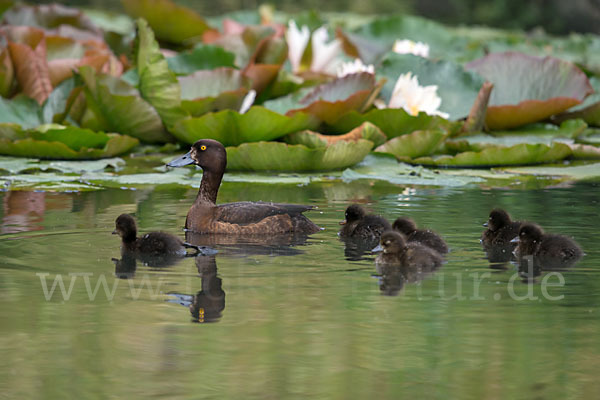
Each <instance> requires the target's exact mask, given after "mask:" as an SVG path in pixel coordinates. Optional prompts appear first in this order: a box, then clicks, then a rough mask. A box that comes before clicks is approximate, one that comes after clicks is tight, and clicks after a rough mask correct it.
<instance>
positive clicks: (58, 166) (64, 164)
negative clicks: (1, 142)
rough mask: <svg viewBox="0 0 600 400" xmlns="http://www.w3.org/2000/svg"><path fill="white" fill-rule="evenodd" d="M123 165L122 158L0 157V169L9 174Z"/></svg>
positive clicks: (118, 166)
mask: <svg viewBox="0 0 600 400" xmlns="http://www.w3.org/2000/svg"><path fill="white" fill-rule="evenodd" d="M124 165H125V161H123V159H122V158H117V157H115V158H105V159H102V160H94V161H41V160H39V159H37V158H24V157H18V158H16V157H0V170H2V171H6V172H8V173H9V174H19V173H22V172H25V171H35V170H39V171H59V172H62V173H82V172H95V171H103V170H104V169H106V168H113V169H115V170H116V169H119V168H121V167H123V166H124Z"/></svg>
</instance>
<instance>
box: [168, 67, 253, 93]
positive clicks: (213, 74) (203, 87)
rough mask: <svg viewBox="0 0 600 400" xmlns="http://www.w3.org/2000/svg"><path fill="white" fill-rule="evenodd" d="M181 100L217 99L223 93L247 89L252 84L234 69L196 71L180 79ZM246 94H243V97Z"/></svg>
mask: <svg viewBox="0 0 600 400" xmlns="http://www.w3.org/2000/svg"><path fill="white" fill-rule="evenodd" d="M179 83H180V85H181V98H182V99H184V100H194V99H199V98H203V97H217V96H218V95H219V94H221V93H223V92H230V91H234V90H238V89H241V88H244V89H246V92H247V89H248V88H249V87H250V83H249V82H248V80H247V79H245V78H244V76H243V75H242V74H241V72H240V71H239V70H237V69H233V68H217V69H214V70H205V71H196V72H195V73H193V74H191V75H188V76H183V77H180V78H179ZM243 96H244V94H242V97H243Z"/></svg>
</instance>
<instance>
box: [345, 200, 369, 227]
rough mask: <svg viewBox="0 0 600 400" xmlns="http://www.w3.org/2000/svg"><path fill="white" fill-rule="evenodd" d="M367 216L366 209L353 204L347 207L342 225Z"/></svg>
mask: <svg viewBox="0 0 600 400" xmlns="http://www.w3.org/2000/svg"><path fill="white" fill-rule="evenodd" d="M364 216H365V210H364V209H363V208H362V207H361V206H359V205H358V204H351V205H349V206H348V208H346V213H345V214H344V218H345V219H344V220H343V221H342V222H340V225H346V224H350V223H352V222H356V221H358V220H360V219H361V218H363V217H364Z"/></svg>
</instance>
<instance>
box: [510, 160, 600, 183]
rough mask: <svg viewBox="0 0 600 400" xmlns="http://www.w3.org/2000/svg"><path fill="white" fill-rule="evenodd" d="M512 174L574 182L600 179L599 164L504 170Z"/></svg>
mask: <svg viewBox="0 0 600 400" xmlns="http://www.w3.org/2000/svg"><path fill="white" fill-rule="evenodd" d="M503 171H507V172H510V173H513V174H525V175H544V176H564V177H568V178H571V179H574V180H591V179H593V180H598V179H600V163H593V164H586V165H577V166H566V165H563V166H560V167H557V166H541V167H519V168H504V169H503Z"/></svg>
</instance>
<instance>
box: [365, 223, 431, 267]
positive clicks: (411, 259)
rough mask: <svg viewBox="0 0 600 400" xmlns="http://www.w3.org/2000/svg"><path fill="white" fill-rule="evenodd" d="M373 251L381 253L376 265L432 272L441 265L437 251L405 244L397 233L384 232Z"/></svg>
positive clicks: (413, 243)
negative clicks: (398, 266)
mask: <svg viewBox="0 0 600 400" xmlns="http://www.w3.org/2000/svg"><path fill="white" fill-rule="evenodd" d="M373 251H382V253H381V254H379V255H378V256H377V258H376V259H375V263H376V264H390V265H391V264H394V265H400V266H402V267H404V268H421V269H425V270H434V269H436V268H438V267H439V266H440V265H441V264H442V256H440V254H439V253H438V252H437V251H435V250H433V249H432V248H430V247H427V246H425V245H422V244H420V243H417V242H407V241H406V237H405V236H404V235H403V234H402V233H400V232H397V231H386V232H384V233H383V234H382V235H381V240H380V245H379V246H377V247H376V248H374V249H373Z"/></svg>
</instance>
